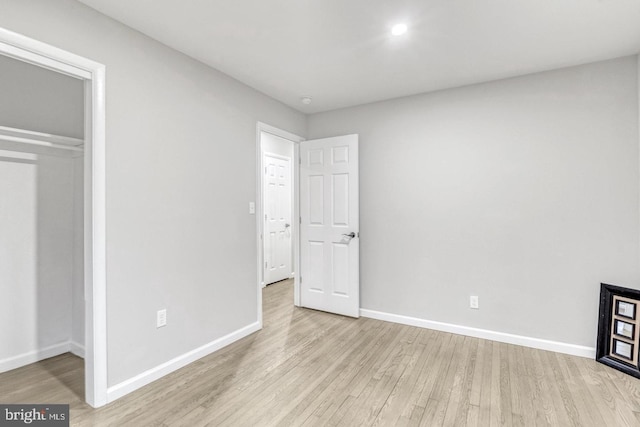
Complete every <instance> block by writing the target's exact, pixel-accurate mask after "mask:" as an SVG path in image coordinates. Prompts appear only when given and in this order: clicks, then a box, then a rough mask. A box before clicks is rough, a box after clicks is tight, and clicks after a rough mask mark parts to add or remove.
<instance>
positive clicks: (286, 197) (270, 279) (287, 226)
mask: <svg viewBox="0 0 640 427" xmlns="http://www.w3.org/2000/svg"><path fill="white" fill-rule="evenodd" d="M264 174H265V179H264V221H265V223H264V262H265V265H264V284H265V285H268V284H270V283H274V282H277V281H280V280H284V279H287V278H289V277H291V270H292V268H291V260H292V253H291V243H292V239H291V234H292V223H291V194H292V193H291V159H289V158H287V157H284V156H279V155H276V154H271V153H265V154H264Z"/></svg>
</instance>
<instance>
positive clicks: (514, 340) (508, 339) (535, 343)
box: [360, 309, 596, 359]
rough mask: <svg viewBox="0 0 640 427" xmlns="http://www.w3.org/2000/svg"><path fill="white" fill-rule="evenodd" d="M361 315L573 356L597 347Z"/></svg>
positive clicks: (592, 355)
mask: <svg viewBox="0 0 640 427" xmlns="http://www.w3.org/2000/svg"><path fill="white" fill-rule="evenodd" d="M360 316H362V317H369V318H371V319H378V320H384V321H386V322H393V323H400V324H403V325H409V326H417V327H419V328H426V329H434V330H436V331H442V332H449V333H452V334H457V335H465V336H469V337H475V338H482V339H486V340H491V341H498V342H503V343H507V344H515V345H521V346H524V347H531V348H537V349H540V350H548V351H555V352H557V353H564V354H571V355H573V356H580V357H586V358H589V359H593V358H595V356H596V349H595V348H593V347H586V346H581V345H576V344H568V343H563V342H558V341H550V340H544V339H540V338H532V337H525V336H522V335H513V334H507V333H504V332H496V331H490V330H487V329H478V328H471V327H469V326H460V325H454V324H452V323H443V322H436V321H433V320H426V319H420V318H417V317H410V316H403V315H400V314H392V313H384V312H381V311H375V310H367V309H360Z"/></svg>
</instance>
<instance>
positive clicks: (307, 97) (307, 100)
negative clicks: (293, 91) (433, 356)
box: [300, 96, 311, 105]
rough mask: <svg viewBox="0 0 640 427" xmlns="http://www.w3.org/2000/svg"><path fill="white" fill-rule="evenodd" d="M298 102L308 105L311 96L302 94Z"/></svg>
mask: <svg viewBox="0 0 640 427" xmlns="http://www.w3.org/2000/svg"><path fill="white" fill-rule="evenodd" d="M300 102H302V103H303V104H304V105H309V104H311V97H310V96H303V97H302V98H300Z"/></svg>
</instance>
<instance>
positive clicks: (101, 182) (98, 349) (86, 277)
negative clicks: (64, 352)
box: [0, 28, 107, 407]
mask: <svg viewBox="0 0 640 427" xmlns="http://www.w3.org/2000/svg"><path fill="white" fill-rule="evenodd" d="M0 55H2V56H4V57H8V58H11V59H13V60H18V61H22V62H26V63H28V64H31V65H35V66H37V67H42V68H45V69H47V70H50V71H54V72H56V73H60V74H64V75H66V76H69V77H72V78H75V79H77V80H79V81H80V82H81V84H82V85H83V87H84V96H83V98H84V99H83V108H84V124H83V126H82V127H83V131H84V132H83V138H81V140H80V141H79V143H77V144H76V142H77V141H75V142H74V141H70V140H69V139H65V138H60V137H55V136H53V135H46V134H45V135H43V134H42V133H38V132H29V131H28V130H27V131H26V132H25V130H24V129H23V130H22V132H20V131H19V130H18V131H16V129H12V130H11V129H9V130H8V129H6V128H5V129H4V132H3V134H4V136H3V138H4V140H5V142H7V141H8V143H9V144H10V145H9V146H5V148H11V144H14V145H15V146H17V145H22V146H24V145H32V146H34V147H36V146H38V147H40V148H41V149H49V150H51V149H67V150H69V151H75V152H76V153H78V154H79V155H78V156H77V157H75V158H73V157H72V159H74V160H75V161H76V163H78V165H75V166H77V167H76V168H75V169H77V170H80V171H81V172H79V173H80V175H79V176H80V179H79V181H80V182H79V183H78V185H77V187H78V189H79V191H80V192H81V193H82V197H79V198H78V199H79V200H81V202H80V206H79V209H78V210H77V216H78V217H79V218H81V219H82V223H83V229H82V228H81V230H80V231H79V232H78V233H77V234H78V235H79V237H78V238H77V240H79V241H80V243H81V244H80V245H78V247H80V248H82V249H81V250H80V251H81V252H80V254H79V255H78V256H77V257H78V258H80V260H84V262H83V267H84V272H83V273H80V274H81V275H82V276H83V277H81V278H80V282H79V288H80V290H81V293H82V294H83V298H82V300H80V301H78V303H79V304H81V306H80V310H81V311H84V313H83V314H84V320H83V325H82V326H84V334H83V335H84V347H85V348H84V359H85V379H84V380H85V396H84V398H85V400H86V402H87V403H88V404H90V405H91V406H93V407H99V406H103V405H105V404H106V403H107V335H106V259H105V258H106V242H105V229H106V227H105V190H106V189H105V67H104V65H102V64H99V63H96V62H94V61H91V60H89V59H86V58H83V57H80V56H77V55H75V54H72V53H69V52H66V51H64V50H61V49H58V48H56V47H53V46H50V45H48V44H45V43H42V42H38V41H36V40H33V39H30V38H28V37H25V36H22V35H20V34H17V33H14V32H11V31H8V30H5V29H3V28H0ZM74 144H75V145H80V144H83V145H84V151H83V152H82V150H81V149H79V147H77V146H76V147H75V148H76V150H74V149H70V148H69V147H70V146H71V147H73V146H74ZM64 147H66V148H64ZM23 151H24V150H23ZM15 157H16V156H14V157H12V159H13V161H12V162H11V163H12V164H16V165H18V164H20V165H33V164H34V163H33V162H34V161H35V160H34V159H33V158H31V157H32V156H31V155H27V156H26V158H17V159H16V158H15ZM17 157H20V156H17ZM22 157H25V155H23V156H22ZM58 163H59V162H58ZM13 169H15V168H13ZM11 173H12V174H14V175H15V176H18V175H19V174H22V175H24V176H28V175H29V174H32V172H31V171H29V170H20V171H18V170H13V171H12V172H11ZM72 184H73V182H72ZM18 193H19V192H18ZM54 205H55V203H54ZM29 206H32V207H35V205H29V204H25V205H24V207H25V209H27V208H29ZM78 270H80V269H78ZM82 305H83V306H84V307H82ZM75 350H78V349H77V348H76V349H75ZM37 353H38V351H36V354H35V355H36V356H38V355H37Z"/></svg>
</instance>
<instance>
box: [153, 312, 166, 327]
mask: <svg viewBox="0 0 640 427" xmlns="http://www.w3.org/2000/svg"><path fill="white" fill-rule="evenodd" d="M166 325H167V309H166V308H163V309H162V310H158V313H157V316H156V327H157V328H161V327H163V326H166Z"/></svg>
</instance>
